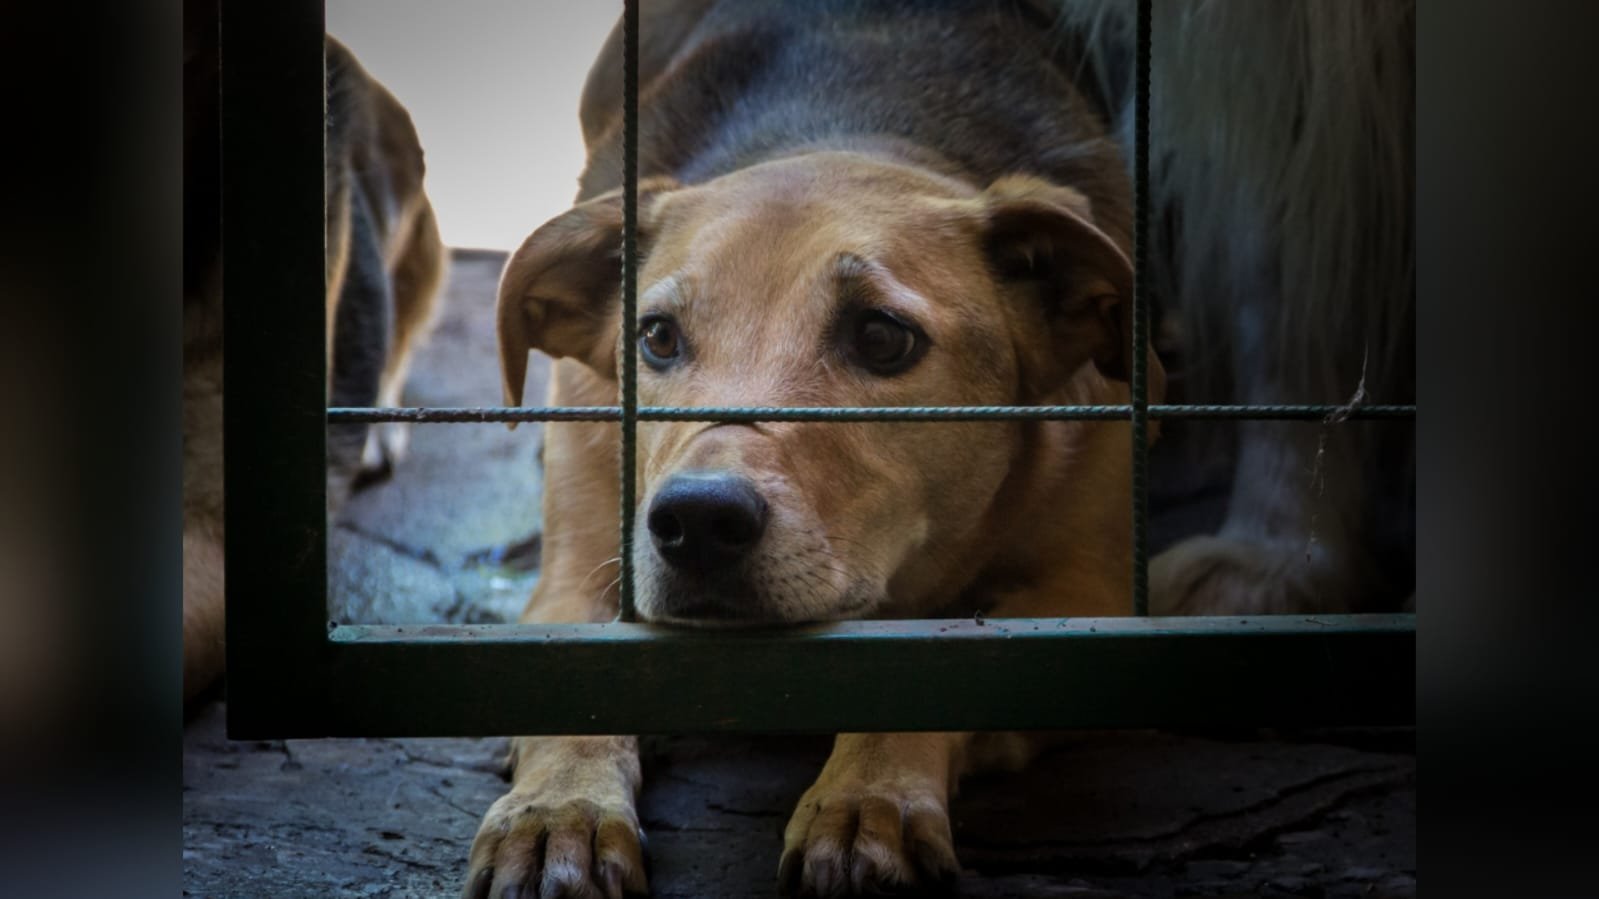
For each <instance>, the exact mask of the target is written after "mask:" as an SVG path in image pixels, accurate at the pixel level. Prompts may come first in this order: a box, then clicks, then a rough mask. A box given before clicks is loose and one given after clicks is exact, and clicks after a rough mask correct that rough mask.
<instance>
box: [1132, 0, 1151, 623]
mask: <svg viewBox="0 0 1599 899" xmlns="http://www.w3.org/2000/svg"><path fill="white" fill-rule="evenodd" d="M1149 13H1150V0H1138V46H1137V51H1136V53H1137V56H1136V59H1135V61H1134V69H1135V76H1134V77H1135V84H1134V87H1133V157H1134V162H1133V176H1134V178H1135V183H1134V185H1133V335H1132V337H1133V372H1132V375H1133V377H1132V384H1131V387H1132V400H1133V403H1132V405H1133V408H1132V425H1133V427H1132V432H1133V496H1132V501H1133V614H1135V615H1148V614H1149V440H1148V436H1149V359H1148V356H1149V54H1150V22H1149V19H1150V15H1149Z"/></svg>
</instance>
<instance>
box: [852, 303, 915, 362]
mask: <svg viewBox="0 0 1599 899" xmlns="http://www.w3.org/2000/svg"><path fill="white" fill-rule="evenodd" d="M921 344H922V341H921V340H919V339H918V337H917V334H916V332H915V331H914V330H912V329H911V327H910V326H908V325H906V324H905V323H904V322H902V321H900V320H899V319H897V318H895V317H894V316H892V315H890V314H888V313H887V312H883V311H881V310H877V309H873V310H869V311H867V312H864V313H862V314H861V315H860V316H859V317H858V318H857V319H856V320H855V330H854V334H853V335H852V339H851V342H850V353H851V355H853V356H854V357H855V360H856V361H857V362H858V363H860V364H861V365H862V366H864V367H865V368H867V369H869V370H871V371H872V372H874V373H876V374H880V375H890V374H897V373H898V372H901V371H904V370H905V369H907V368H909V367H910V366H911V364H912V363H914V362H915V361H916V360H917V358H918V357H919V356H920V355H921V352H920V351H921Z"/></svg>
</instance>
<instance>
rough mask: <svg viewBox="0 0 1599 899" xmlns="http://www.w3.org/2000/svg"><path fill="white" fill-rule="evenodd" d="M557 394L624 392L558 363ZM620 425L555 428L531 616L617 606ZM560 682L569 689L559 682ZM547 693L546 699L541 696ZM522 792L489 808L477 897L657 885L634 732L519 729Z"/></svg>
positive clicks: (473, 880) (476, 847)
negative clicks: (642, 818) (648, 869)
mask: <svg viewBox="0 0 1599 899" xmlns="http://www.w3.org/2000/svg"><path fill="white" fill-rule="evenodd" d="M549 399H550V402H551V404H553V405H567V406H582V405H595V404H603V403H606V402H615V401H616V386H615V384H614V383H609V382H605V381H601V380H599V379H598V378H596V377H595V376H593V375H592V374H591V373H588V372H587V369H584V368H583V367H582V366H580V365H578V364H577V363H573V362H570V361H566V360H562V361H560V362H557V363H555V366H554V370H553V372H552V375H551V391H550V394H549ZM619 430H620V429H619V428H618V427H617V426H616V425H614V424H575V423H567V424H551V425H548V426H546V429H545V431H544V460H545V477H546V479H547V481H548V482H549V483H552V484H553V483H556V482H559V483H560V484H561V490H559V491H555V490H550V491H547V492H546V493H545V496H544V563H545V567H544V572H543V574H542V576H541V577H540V579H539V585H538V587H537V588H535V589H534V591H533V596H532V598H531V599H529V600H528V605H527V609H526V610H525V611H524V612H523V613H522V618H521V620H522V621H523V622H524V623H545V622H590V623H593V622H604V621H610V620H611V619H613V618H614V617H615V616H616V611H617V592H616V589H615V588H616V586H617V580H616V579H617V558H616V556H617V552H618V544H619V539H618V533H619V531H620V525H619V523H618V519H619V517H620V516H619V514H618V506H619V502H620V499H619V488H618V484H617V477H616V468H615V466H614V464H603V463H602V464H599V465H596V464H594V462H595V460H596V459H599V460H610V459H615V458H616V452H617V440H618V437H619ZM551 689H560V685H558V684H552V685H551ZM534 701H536V700H534ZM511 764H512V776H511V782H512V786H511V790H510V792H509V793H507V794H506V795H505V796H503V797H501V798H500V799H499V801H497V802H495V803H494V805H493V806H491V807H490V808H489V811H488V814H486V815H485V816H484V818H483V824H482V826H481V827H480V828H479V829H478V833H477V838H476V839H475V840H474V841H473V844H472V853H471V859H470V865H469V868H468V871H467V879H466V889H465V893H464V895H466V896H468V897H487V896H492V897H495V899H498V897H500V896H527V897H532V896H596V897H597V896H605V897H607V899H620V897H621V896H622V895H624V893H626V894H634V893H643V892H646V891H647V890H648V885H647V883H646V879H645V873H644V851H643V835H642V834H641V833H640V831H639V824H638V812H637V810H636V807H635V803H636V799H637V793H638V789H639V785H640V780H641V775H640V770H639V757H638V741H637V739H635V738H634V737H623V736H605V737H519V738H516V739H514V740H512V741H511Z"/></svg>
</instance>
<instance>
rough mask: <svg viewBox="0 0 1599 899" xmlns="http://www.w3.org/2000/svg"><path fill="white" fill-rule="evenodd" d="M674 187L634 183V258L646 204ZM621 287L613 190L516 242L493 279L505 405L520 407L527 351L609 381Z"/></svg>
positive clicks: (653, 181)
mask: <svg viewBox="0 0 1599 899" xmlns="http://www.w3.org/2000/svg"><path fill="white" fill-rule="evenodd" d="M676 186H677V182H675V181H673V180H671V179H669V178H662V177H656V178H649V179H645V180H643V181H641V182H640V183H639V220H640V227H639V254H640V257H641V258H642V256H643V252H644V247H645V238H646V235H647V231H646V229H645V227H644V225H645V222H646V216H645V214H644V212H645V210H646V209H648V203H649V201H650V200H651V199H653V198H654V197H655V196H656V195H658V194H660V193H662V192H665V191H669V190H671V189H673V188H675V187H676ZM621 281H622V193H621V191H611V192H609V193H606V194H602V195H600V196H598V197H595V198H594V199H592V200H587V201H584V202H582V203H579V204H578V205H576V206H574V207H572V208H571V209H569V210H567V211H566V212H564V213H562V214H561V215H559V216H557V217H556V218H554V219H551V220H550V221H549V222H547V223H545V224H544V225H543V226H542V227H540V228H539V229H538V230H537V231H534V232H533V234H532V235H531V236H529V237H528V239H527V240H525V241H523V242H522V246H521V248H519V249H518V250H517V251H516V252H515V253H514V254H512V256H511V259H510V261H509V262H507V263H506V265H505V272H504V274H502V275H501V276H500V297H499V308H498V310H497V316H498V331H499V340H500V373H501V376H502V377H503V379H504V392H505V401H506V403H507V404H508V405H512V406H520V405H521V404H522V386H523V381H524V380H525V379H526V377H527V354H528V352H529V351H531V350H535V349H537V350H543V351H544V352H545V353H548V354H549V355H551V356H554V357H556V358H562V357H566V358H572V359H577V360H579V361H581V362H582V363H584V364H585V365H587V366H588V367H589V368H592V369H593V370H594V371H595V372H597V373H598V374H600V375H602V376H604V377H606V378H612V379H614V378H615V377H616V341H617V333H618V331H619V330H620V328H621V319H620V317H619V316H620V311H621V308H620V305H621V304H620V301H621V293H620V290H621Z"/></svg>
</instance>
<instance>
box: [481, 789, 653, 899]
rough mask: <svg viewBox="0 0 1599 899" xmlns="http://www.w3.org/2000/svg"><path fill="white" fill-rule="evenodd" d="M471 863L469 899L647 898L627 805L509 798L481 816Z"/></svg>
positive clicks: (522, 796)
mask: <svg viewBox="0 0 1599 899" xmlns="http://www.w3.org/2000/svg"><path fill="white" fill-rule="evenodd" d="M471 858H472V863H471V867H470V869H469V870H468V872H467V877H466V889H465V891H464V893H463V895H464V896H465V897H467V899H557V897H560V899H600V897H602V896H603V897H605V899H622V897H623V896H624V895H627V896H634V895H644V894H647V893H648V892H649V886H648V884H647V883H646V881H645V876H644V853H643V845H642V834H641V833H640V832H639V827H638V820H637V818H636V817H635V815H634V811H633V809H632V807H631V806H619V807H615V808H608V807H603V806H601V805H599V804H597V803H594V802H590V801H587V800H567V801H559V802H553V803H552V802H550V801H548V799H547V798H546V797H543V796H539V795H531V794H527V793H510V794H507V795H505V796H502V797H500V799H499V801H497V802H495V803H494V805H492V806H490V807H489V811H488V814H486V815H484V816H483V824H482V826H480V827H479V828H478V832H477V839H476V840H474V841H473V842H472V856H471Z"/></svg>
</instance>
